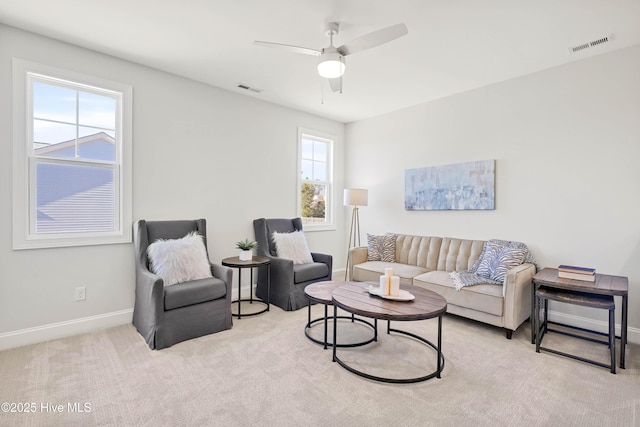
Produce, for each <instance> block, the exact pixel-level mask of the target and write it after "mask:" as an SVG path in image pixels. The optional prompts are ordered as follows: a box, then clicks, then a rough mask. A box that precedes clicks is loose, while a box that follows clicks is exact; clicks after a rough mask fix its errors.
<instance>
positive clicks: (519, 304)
mask: <svg viewBox="0 0 640 427" xmlns="http://www.w3.org/2000/svg"><path fill="white" fill-rule="evenodd" d="M535 274H536V266H535V265H533V264H521V265H519V266H517V267H514V268H512V269H511V270H509V271H508V272H507V276H506V277H505V279H504V285H503V288H502V292H503V296H504V327H505V328H507V329H510V330H512V331H515V330H516V329H517V328H518V326H520V325H521V324H522V322H524V321H525V320H527V318H528V317H529V316H530V315H531V286H532V285H531V279H532V278H533V276H534V275H535Z"/></svg>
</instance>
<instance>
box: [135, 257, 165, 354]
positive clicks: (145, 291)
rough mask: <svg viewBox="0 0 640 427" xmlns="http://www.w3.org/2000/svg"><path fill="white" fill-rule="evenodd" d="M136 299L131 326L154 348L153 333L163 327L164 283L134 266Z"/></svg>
mask: <svg viewBox="0 0 640 427" xmlns="http://www.w3.org/2000/svg"><path fill="white" fill-rule="evenodd" d="M135 293H136V299H135V308H134V310H133V324H134V325H135V326H136V329H138V331H139V332H140V333H141V334H142V336H143V337H144V339H145V341H146V342H147V344H148V345H149V347H150V348H155V333H156V331H157V330H158V329H160V328H162V327H163V326H164V325H163V323H164V282H163V280H162V279H161V278H160V277H159V276H157V275H155V274H153V273H152V272H150V271H149V270H147V269H146V268H143V267H142V266H140V265H137V266H136V290H135Z"/></svg>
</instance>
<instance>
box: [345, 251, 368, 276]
mask: <svg viewBox="0 0 640 427" xmlns="http://www.w3.org/2000/svg"><path fill="white" fill-rule="evenodd" d="M367 256H368V249H367V247H366V246H358V247H355V248H351V249H349V255H348V257H347V259H348V261H347V267H348V268H349V272H348V273H349V278H351V279H353V266H354V265H358V264H362V263H363V262H367Z"/></svg>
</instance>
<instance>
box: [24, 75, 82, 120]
mask: <svg viewBox="0 0 640 427" xmlns="http://www.w3.org/2000/svg"><path fill="white" fill-rule="evenodd" d="M33 117H34V118H37V119H48V120H56V121H59V122H65V123H76V91H75V90H73V89H67V88H63V87H60V86H54V85H50V84H46V83H40V82H33Z"/></svg>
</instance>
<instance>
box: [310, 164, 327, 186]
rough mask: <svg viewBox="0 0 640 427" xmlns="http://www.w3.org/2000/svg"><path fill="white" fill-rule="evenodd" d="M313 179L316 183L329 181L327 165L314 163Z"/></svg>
mask: <svg viewBox="0 0 640 427" xmlns="http://www.w3.org/2000/svg"><path fill="white" fill-rule="evenodd" d="M313 178H314V179H315V180H316V181H326V180H327V164H326V163H323V162H313Z"/></svg>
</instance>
